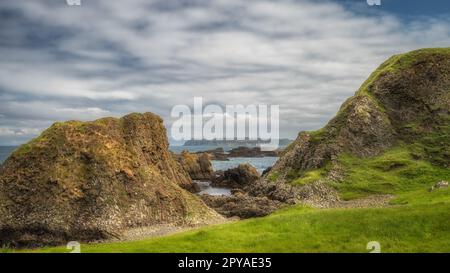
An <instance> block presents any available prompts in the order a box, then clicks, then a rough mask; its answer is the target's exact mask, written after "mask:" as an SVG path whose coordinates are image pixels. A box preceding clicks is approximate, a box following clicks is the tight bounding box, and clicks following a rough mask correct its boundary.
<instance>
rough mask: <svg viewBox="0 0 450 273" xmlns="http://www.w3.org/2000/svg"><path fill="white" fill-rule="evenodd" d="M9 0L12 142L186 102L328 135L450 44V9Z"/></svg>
mask: <svg viewBox="0 0 450 273" xmlns="http://www.w3.org/2000/svg"><path fill="white" fill-rule="evenodd" d="M81 2H82V5H81V6H68V5H67V4H66V1H65V0H20V1H12V0H11V1H5V0H3V1H1V2H0V145H17V144H21V143H24V142H26V141H28V140H30V139H31V138H33V137H36V136H37V135H39V133H40V132H42V130H43V129H45V128H46V127H48V126H50V125H51V124H52V123H53V122H55V121H64V120H70V119H76V120H93V119H97V118H101V117H106V116H114V117H120V116H123V115H125V114H127V113H130V112H147V111H149V112H153V113H156V114H158V115H160V116H161V117H163V119H164V120H165V124H166V126H167V127H169V128H170V125H171V123H172V122H173V121H174V119H173V118H171V117H170V111H171V109H172V107H173V106H175V105H177V104H187V105H192V104H193V102H194V97H203V100H204V103H205V104H218V105H226V104H242V105H249V104H269V105H274V104H275V105H279V107H280V135H281V137H288V138H295V137H296V135H297V133H298V132H299V131H302V130H314V129H319V128H320V127H322V126H323V125H325V124H326V122H327V121H328V120H329V119H330V118H332V117H333V116H334V114H335V113H336V112H337V110H338V108H339V106H340V105H341V104H342V103H343V101H344V100H345V99H346V98H348V97H350V96H352V95H353V94H354V93H355V91H357V90H358V88H359V86H360V85H361V84H362V82H363V81H364V80H365V79H366V78H367V77H368V76H369V74H370V73H371V72H372V71H373V70H374V69H376V67H377V66H378V65H379V64H380V63H382V62H383V61H384V60H385V59H387V58H388V57H390V56H391V55H393V54H398V53H402V52H406V51H410V50H414V49H418V48H424V47H448V46H450V19H449V18H450V2H448V1H444V0H442V1H438V0H436V1H402V0H381V5H380V6H369V5H367V3H366V1H365V0H342V1H331V0H316V1H313V0H279V1H265V0H245V1H244V0H210V1H206V0H199V1H196V0H172V1H167V0H162V1H157V0H146V1H144V0H128V1H111V0H82V1H81Z"/></svg>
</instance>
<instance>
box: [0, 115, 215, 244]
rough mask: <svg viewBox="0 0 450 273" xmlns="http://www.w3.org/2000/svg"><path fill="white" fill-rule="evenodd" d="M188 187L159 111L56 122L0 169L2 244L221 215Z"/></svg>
mask: <svg viewBox="0 0 450 273" xmlns="http://www.w3.org/2000/svg"><path fill="white" fill-rule="evenodd" d="M191 186H192V181H191V179H190V177H189V175H188V174H187V173H186V172H185V171H184V170H183V169H182V168H181V166H180V165H179V164H178V163H177V162H176V161H175V160H174V159H173V157H172V155H171V154H170V152H169V150H168V142H167V137H166V130H165V127H164V125H163V122H162V119H161V118H160V117H158V116H156V115H154V114H151V113H145V114H130V115H127V116H125V117H122V118H120V119H115V118H104V119H100V120H96V121H93V122H79V121H68V122H64V123H55V124H54V125H53V126H51V127H50V128H49V129H47V130H46V131H44V132H43V133H42V134H41V135H40V136H39V137H38V138H36V139H34V140H32V141H30V142H29V143H27V144H25V145H22V146H21V147H19V148H18V149H17V150H16V151H15V152H14V153H13V154H12V155H11V156H10V158H9V159H7V160H6V162H5V163H4V164H3V166H2V169H1V170H0V243H7V244H10V245H11V244H12V245H47V244H63V243H66V242H68V241H71V240H80V241H90V240H98V239H105V238H111V237H121V235H122V234H123V233H124V231H125V230H127V229H129V228H136V227H146V226H151V225H155V224H174V225H191V224H192V225H194V224H201V223H206V222H210V221H215V220H216V219H219V218H220V217H219V216H218V215H217V214H216V213H215V212H213V211H212V210H210V209H209V208H208V207H206V205H204V203H203V202H202V201H201V200H199V199H198V198H197V197H196V196H193V195H192V194H190V193H189V192H187V191H186V190H185V188H190V187H191Z"/></svg>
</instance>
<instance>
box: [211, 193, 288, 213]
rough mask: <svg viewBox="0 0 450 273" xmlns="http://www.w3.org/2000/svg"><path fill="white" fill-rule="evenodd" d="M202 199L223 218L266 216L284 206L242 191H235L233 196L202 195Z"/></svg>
mask: <svg viewBox="0 0 450 273" xmlns="http://www.w3.org/2000/svg"><path fill="white" fill-rule="evenodd" d="M202 199H203V201H204V202H205V203H206V204H207V205H208V206H210V207H211V208H213V209H215V210H216V211H217V212H218V213H220V214H222V215H223V216H225V217H239V218H241V219H246V218H252V217H262V216H266V215H268V214H270V213H272V212H274V211H275V210H277V209H279V208H280V207H281V206H282V203H281V202H279V201H275V200H271V199H269V198H267V197H255V196H249V195H247V194H246V193H244V192H242V191H235V192H234V193H233V195H232V196H211V195H202Z"/></svg>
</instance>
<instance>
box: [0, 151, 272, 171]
mask: <svg viewBox="0 0 450 273" xmlns="http://www.w3.org/2000/svg"><path fill="white" fill-rule="evenodd" d="M16 148H17V146H0V164H1V163H3V162H4V161H5V160H6V159H7V158H8V157H9V156H10V155H11V153H12V152H13V151H14V150H15V149H16ZM216 148H219V147H217V146H170V147H169V149H170V150H171V151H172V152H174V153H181V152H182V151H183V150H187V151H189V152H201V151H207V150H213V149H216ZM222 148H223V149H224V150H225V151H229V150H231V149H232V148H231V147H222ZM277 159H278V157H236V158H230V160H229V161H219V160H213V161H212V165H213V168H214V170H216V171H219V170H227V169H231V168H234V167H237V166H238V165H239V164H243V163H249V164H250V165H252V166H253V167H255V168H256V169H257V170H258V171H259V172H260V173H262V172H263V171H264V170H265V169H267V168H268V167H271V166H273V164H275V162H276V161H277Z"/></svg>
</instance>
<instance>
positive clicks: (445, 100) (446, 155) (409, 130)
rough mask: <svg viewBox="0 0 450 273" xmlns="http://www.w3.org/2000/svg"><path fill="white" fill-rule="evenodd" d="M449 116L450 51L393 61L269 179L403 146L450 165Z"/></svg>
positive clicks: (299, 143) (292, 150) (303, 137)
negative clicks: (347, 156)
mask: <svg viewBox="0 0 450 273" xmlns="http://www.w3.org/2000/svg"><path fill="white" fill-rule="evenodd" d="M449 113H450V49H448V48H447V49H423V50H417V51H413V52H410V53H406V54H401V55H396V56H393V57H391V58H390V59H389V60H387V61H386V62H385V63H383V64H382V65H381V66H380V67H379V68H378V69H377V70H376V71H375V72H374V73H373V74H372V75H371V76H370V77H369V79H368V80H367V81H366V82H365V83H364V84H363V85H362V86H361V88H360V90H359V91H358V92H356V94H355V96H353V97H351V98H350V99H348V100H347V101H346V102H345V103H344V104H343V105H342V106H341V108H340V110H339V112H338V114H337V115H336V116H335V117H334V118H333V119H332V120H331V121H330V122H329V123H328V124H327V125H326V126H325V127H324V128H322V129H320V130H318V131H315V132H301V133H300V134H299V136H298V138H297V139H296V140H295V142H293V143H292V144H291V145H290V146H289V147H288V148H287V149H286V151H285V152H284V154H283V156H282V157H281V158H280V159H279V161H278V162H277V163H276V164H275V166H274V167H273V168H272V170H271V171H270V173H269V174H267V176H266V177H269V178H270V179H271V180H272V181H274V180H277V181H289V179H291V178H295V176H298V175H299V174H301V173H304V172H305V171H307V170H311V169H318V168H321V167H324V166H325V165H327V164H331V165H333V164H334V163H335V162H336V158H338V157H339V156H340V155H341V154H342V153H348V154H352V155H356V156H360V157H370V156H374V155H377V154H379V153H381V152H383V151H386V150H387V149H389V148H390V147H392V146H395V145H397V144H401V143H406V144H412V143H417V145H418V147H420V148H421V149H422V150H423V152H424V154H425V159H426V160H429V161H432V162H433V163H435V164H439V165H442V166H449V165H450V148H449V147H450V137H449V135H450V134H449V133H450V129H449V124H450V117H449Z"/></svg>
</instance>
